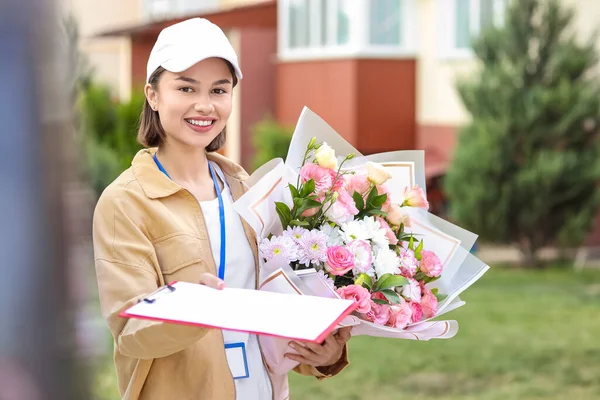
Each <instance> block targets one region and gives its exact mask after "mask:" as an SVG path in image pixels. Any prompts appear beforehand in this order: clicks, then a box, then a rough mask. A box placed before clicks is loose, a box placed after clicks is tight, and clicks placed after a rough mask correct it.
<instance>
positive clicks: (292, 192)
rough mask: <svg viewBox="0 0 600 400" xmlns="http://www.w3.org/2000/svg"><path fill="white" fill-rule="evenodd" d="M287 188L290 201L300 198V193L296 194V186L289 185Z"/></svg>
mask: <svg viewBox="0 0 600 400" xmlns="http://www.w3.org/2000/svg"><path fill="white" fill-rule="evenodd" d="M288 186H289V187H290V193H291V194H292V199H295V198H297V197H300V192H298V189H296V186H294V185H292V184H291V183H290V184H289V185H288Z"/></svg>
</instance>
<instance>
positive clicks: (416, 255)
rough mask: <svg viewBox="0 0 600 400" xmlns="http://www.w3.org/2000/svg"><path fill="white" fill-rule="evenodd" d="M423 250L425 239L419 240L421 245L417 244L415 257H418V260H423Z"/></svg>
mask: <svg viewBox="0 0 600 400" xmlns="http://www.w3.org/2000/svg"><path fill="white" fill-rule="evenodd" d="M421 250H423V240H421V241H420V242H419V245H418V246H417V248H416V250H415V257H416V258H417V260H419V261H421Z"/></svg>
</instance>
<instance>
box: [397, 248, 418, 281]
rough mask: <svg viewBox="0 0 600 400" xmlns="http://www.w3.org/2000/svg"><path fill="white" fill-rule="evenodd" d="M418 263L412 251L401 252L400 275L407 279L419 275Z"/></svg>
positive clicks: (403, 250) (404, 250)
mask: <svg viewBox="0 0 600 400" xmlns="http://www.w3.org/2000/svg"><path fill="white" fill-rule="evenodd" d="M417 264H418V261H417V259H416V257H415V253H414V252H413V251H412V250H411V249H402V250H400V273H401V274H402V276H404V277H406V278H412V277H413V276H415V274H416V273H417Z"/></svg>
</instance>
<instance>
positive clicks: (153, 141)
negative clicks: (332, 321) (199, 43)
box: [137, 61, 238, 152]
mask: <svg viewBox="0 0 600 400" xmlns="http://www.w3.org/2000/svg"><path fill="white" fill-rule="evenodd" d="M225 62H226V63H227V67H228V68H229V71H230V72H231V76H232V77H233V87H235V85H237V83H238V79H237V75H236V74H235V70H234V69H233V66H232V65H231V63H229V61H225ZM163 72H165V69H164V68H163V67H158V68H157V69H156V71H154V72H153V73H152V75H150V80H149V81H148V83H149V84H150V85H151V86H152V88H153V89H154V90H157V87H158V81H159V79H160V77H161V75H162V74H163ZM165 138H166V135H165V131H164V130H163V128H162V125H161V124H160V116H159V115H158V111H154V110H153V109H152V107H150V103H148V99H145V100H144V108H143V109H142V114H141V116H140V127H139V129H138V134H137V140H138V142H139V143H140V144H141V145H142V146H144V147H157V146H160V145H161V144H162V143H163V141H164V140H165ZM226 138H227V126H225V127H224V128H223V130H222V131H221V133H219V134H218V135H217V137H216V138H214V139H213V141H212V142H210V143H209V144H208V146H206V151H208V152H213V151H217V150H219V149H220V148H221V147H223V145H224V144H225V139H226Z"/></svg>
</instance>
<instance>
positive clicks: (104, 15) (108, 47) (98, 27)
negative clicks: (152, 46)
mask: <svg viewBox="0 0 600 400" xmlns="http://www.w3.org/2000/svg"><path fill="white" fill-rule="evenodd" d="M60 5H61V8H62V12H63V13H64V14H69V13H71V14H72V15H73V16H75V18H76V19H77V22H78V25H79V30H80V35H81V43H80V48H81V51H82V52H83V53H84V54H85V55H86V56H87V58H88V60H89V63H90V65H91V66H92V67H93V69H94V76H95V77H96V78H97V80H98V81H100V82H102V83H106V84H108V85H109V86H110V87H111V88H112V89H113V90H114V93H115V94H116V95H118V96H119V97H120V98H122V99H127V98H128V97H129V95H130V87H131V74H130V70H131V47H130V40H129V38H125V37H123V38H98V37H95V35H97V34H98V33H101V32H105V31H108V30H110V29H114V28H117V27H122V26H126V25H131V24H135V23H138V22H139V21H141V15H142V14H141V6H140V5H141V0H129V1H122V0H103V1H96V0H61V2H60Z"/></svg>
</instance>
